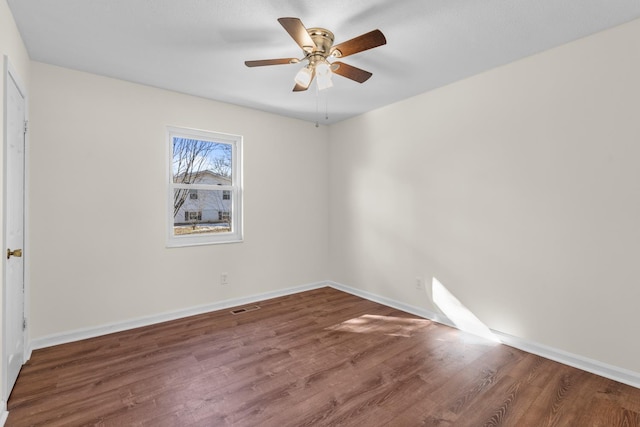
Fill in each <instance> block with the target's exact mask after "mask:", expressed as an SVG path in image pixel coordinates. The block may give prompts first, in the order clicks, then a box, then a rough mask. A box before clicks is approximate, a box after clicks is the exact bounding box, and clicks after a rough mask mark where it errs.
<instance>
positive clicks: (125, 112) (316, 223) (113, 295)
mask: <svg viewBox="0 0 640 427" xmlns="http://www.w3.org/2000/svg"><path fill="white" fill-rule="evenodd" d="M31 83H32V96H31V101H32V103H31V134H30V137H31V140H32V146H33V147H32V151H31V154H30V161H31V170H30V180H31V193H30V195H29V202H30V205H31V222H30V227H31V236H32V239H31V246H32V252H31V265H32V266H33V268H32V271H31V283H32V290H31V299H32V301H31V303H32V313H31V338H32V339H36V338H40V337H44V336H50V335H54V334H58V333H64V332H68V331H73V330H76V329H81V328H92V327H96V326H101V325H105V324H109V323H114V322H122V321H125V320H128V319H135V318H138V317H142V316H148V315H155V314H159V313H165V312H170V311H175V310H181V309H185V308H190V307H194V306H198V305H204V304H209V303H213V302H217V301H222V300H225V299H229V298H237V297H243V296H250V295H255V294H260V293H265V292H270V291H274V290H279V289H283V288H287V287H292V286H299V285H304V284H309V283H314V282H318V281H321V280H324V279H326V276H327V258H328V234H327V228H328V208H327V199H328V179H327V177H326V169H327V164H328V145H327V138H328V136H327V134H328V131H327V129H326V128H324V127H321V128H315V126H314V125H313V124H311V123H307V122H302V121H299V120H293V119H288V118H283V117H279V116H275V115H271V114H266V113H262V112H258V111H254V110H249V109H244V108H240V107H235V106H231V105H227V104H223V103H218V102H213V101H209V100H205V99H200V98H196V97H192V96H186V95H181V94H177V93H173V92H169V91H164V90H159V89H155V88H151V87H146V86H141V85H136V84H131V83H126V82H123V81H119V80H115V79H109V78H105V77H100V76H96V75H92V74H87V73H81V72H77V71H72V70H69V69H63V68H58V67H54V66H50V65H45V64H42V63H37V62H34V63H33V64H32V80H31ZM167 125H172V126H183V127H189V128H197V129H206V130H212V131H216V132H223V133H231V134H240V135H243V136H244V234H245V241H244V242H243V243H235V244H225V245H213V246H200V247H189V248H172V249H167V248H165V234H166V233H165V229H166V217H167V214H166V212H165V209H166V200H165V197H166V194H167V190H166V188H165V179H166V178H165V177H166V170H165V167H166V166H165V165H166V159H165V156H166V135H165V132H166V128H165V127H166V126H167ZM222 272H227V273H228V275H229V276H228V277H229V284H228V285H226V286H224V287H223V286H221V285H220V274H221V273H222Z"/></svg>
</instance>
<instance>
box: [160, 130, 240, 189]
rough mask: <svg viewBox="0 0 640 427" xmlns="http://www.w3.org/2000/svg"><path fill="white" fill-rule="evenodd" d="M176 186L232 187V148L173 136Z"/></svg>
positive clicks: (226, 145)
mask: <svg viewBox="0 0 640 427" xmlns="http://www.w3.org/2000/svg"><path fill="white" fill-rule="evenodd" d="M172 143H173V165H172V172H173V182H174V183H180V184H214V185H217V184H220V185H231V184H232V182H231V176H232V174H231V169H232V158H231V157H232V154H233V147H232V145H231V144H227V143H223V142H210V141H201V140H198V139H191V138H179V137H176V136H174V137H173V138H172Z"/></svg>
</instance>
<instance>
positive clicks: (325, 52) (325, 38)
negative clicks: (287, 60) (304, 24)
mask: <svg viewBox="0 0 640 427" xmlns="http://www.w3.org/2000/svg"><path fill="white" fill-rule="evenodd" d="M307 33H309V36H310V37H311V39H312V40H313V42H314V43H315V44H316V45H315V46H313V47H312V48H311V50H306V49H307V46H305V47H304V49H303V50H304V51H305V53H306V55H305V56H322V57H323V58H325V59H326V58H327V57H328V56H329V55H330V54H331V46H333V40H334V36H333V33H332V32H331V31H329V30H327V29H325V28H308V29H307Z"/></svg>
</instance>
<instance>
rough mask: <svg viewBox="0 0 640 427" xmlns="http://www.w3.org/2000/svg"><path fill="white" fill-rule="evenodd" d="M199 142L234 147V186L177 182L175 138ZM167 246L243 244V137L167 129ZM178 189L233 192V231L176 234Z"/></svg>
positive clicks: (232, 158) (202, 131) (201, 131)
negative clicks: (174, 163)
mask: <svg viewBox="0 0 640 427" xmlns="http://www.w3.org/2000/svg"><path fill="white" fill-rule="evenodd" d="M175 137H177V138H188V139H197V140H200V141H208V142H214V143H224V144H230V145H231V147H232V151H231V161H232V166H231V185H219V184H215V185H208V184H182V183H174V182H173V171H172V167H173V138H175ZM166 158H167V167H166V170H167V188H168V192H167V214H168V215H167V247H170V248H177V247H184V246H197V245H213V244H219V243H237V242H242V241H243V238H244V237H243V233H242V220H243V214H242V136H240V135H231V134H225V133H220V132H212V131H206V130H199V129H189V128H181V127H175V126H167V155H166ZM177 189H194V190H216V191H222V190H227V191H230V192H231V231H229V232H221V233H210V234H194V235H178V236H176V235H175V234H174V216H173V194H174V191H175V190H177Z"/></svg>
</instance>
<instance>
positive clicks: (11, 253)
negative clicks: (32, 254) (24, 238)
mask: <svg viewBox="0 0 640 427" xmlns="http://www.w3.org/2000/svg"><path fill="white" fill-rule="evenodd" d="M11 256H15V257H21V256H22V249H14V250H11V249H7V259H9V258H11Z"/></svg>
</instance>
